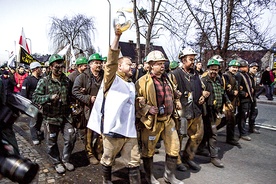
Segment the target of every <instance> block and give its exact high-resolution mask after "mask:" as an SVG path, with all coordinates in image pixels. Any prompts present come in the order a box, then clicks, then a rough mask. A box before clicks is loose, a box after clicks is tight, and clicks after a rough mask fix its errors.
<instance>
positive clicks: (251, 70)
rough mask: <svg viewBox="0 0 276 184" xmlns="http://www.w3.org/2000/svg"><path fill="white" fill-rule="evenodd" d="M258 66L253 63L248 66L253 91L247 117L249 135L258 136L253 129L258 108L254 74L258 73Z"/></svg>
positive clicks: (257, 132) (258, 132)
mask: <svg viewBox="0 0 276 184" xmlns="http://www.w3.org/2000/svg"><path fill="white" fill-rule="evenodd" d="M258 68H259V65H258V63H256V62H253V63H251V64H250V65H249V77H250V79H251V81H252V87H253V89H254V91H253V94H252V96H253V102H252V104H251V111H250V115H249V121H248V124H249V133H255V134H260V131H259V130H258V129H256V127H255V120H256V118H257V116H258V107H257V100H256V86H257V84H256V83H257V82H256V73H257V72H258Z"/></svg>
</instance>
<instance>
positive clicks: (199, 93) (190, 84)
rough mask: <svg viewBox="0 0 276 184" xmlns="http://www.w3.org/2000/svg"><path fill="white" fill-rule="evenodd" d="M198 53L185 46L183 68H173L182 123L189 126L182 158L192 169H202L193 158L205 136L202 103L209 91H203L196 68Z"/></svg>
mask: <svg viewBox="0 0 276 184" xmlns="http://www.w3.org/2000/svg"><path fill="white" fill-rule="evenodd" d="M196 55H197V54H196V52H195V51H194V50H193V49H192V48H184V49H183V50H182V51H181V52H180V54H179V59H180V61H181V62H182V68H177V69H175V70H173V71H172V74H173V75H174V76H175V79H176V82H177V85H178V89H179V90H180V92H181V93H182V96H181V97H180V102H181V105H182V109H181V110H179V112H180V113H179V114H180V121H181V122H182V124H185V123H186V124H187V125H186V126H184V127H187V135H188V140H187V143H186V146H185V149H184V151H183V155H182V160H183V162H184V163H186V164H187V165H188V166H189V167H190V168H191V169H193V170H200V168H201V167H200V166H199V165H198V164H196V163H195V162H194V161H193V158H194V156H195V152H196V150H197V147H198V145H199V144H200V142H201V140H202V137H203V121H202V104H203V103H204V100H205V97H208V95H209V92H207V91H203V88H202V83H201V80H200V76H199V74H198V72H196V71H195V70H194V61H195V56H196ZM185 131H186V130H185ZM180 142H181V141H180Z"/></svg>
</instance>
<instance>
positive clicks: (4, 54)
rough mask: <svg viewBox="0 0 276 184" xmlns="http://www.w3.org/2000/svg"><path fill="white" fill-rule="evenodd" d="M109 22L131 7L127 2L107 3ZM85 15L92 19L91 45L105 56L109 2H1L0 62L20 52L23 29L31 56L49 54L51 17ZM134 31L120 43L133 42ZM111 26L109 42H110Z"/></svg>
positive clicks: (125, 35) (107, 38)
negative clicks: (93, 22)
mask: <svg viewBox="0 0 276 184" xmlns="http://www.w3.org/2000/svg"><path fill="white" fill-rule="evenodd" d="M110 3H111V19H112V20H111V23H112V21H113V18H114V17H115V15H116V11H117V10H118V9H120V8H122V7H128V8H132V4H131V1H130V0H110ZM77 14H84V15H86V16H87V17H94V20H95V23H96V28H97V30H96V32H95V38H92V44H93V45H94V46H95V48H96V49H97V48H98V49H99V50H97V51H98V52H101V54H103V55H106V54H107V51H108V45H109V3H108V0H24V1H18V0H0V25H1V31H0V33H1V34H0V62H3V61H6V60H7V59H8V56H9V53H10V52H11V51H16V53H17V52H18V50H19V45H18V42H19V38H20V35H21V30H22V28H23V29H24V33H25V36H26V38H29V39H30V40H31V41H30V40H29V39H27V42H28V46H29V48H30V47H31V52H32V53H40V54H52V53H51V52H53V51H52V50H51V49H50V48H49V41H50V40H49V39H48V35H47V34H48V31H49V28H50V20H51V19H50V17H57V18H59V19H62V18H63V17H64V16H68V17H72V16H74V15H77ZM134 31H135V30H134V29H133V30H128V31H126V32H124V34H123V35H122V37H121V40H122V41H128V40H135V37H134V36H133V35H135V32H134ZM113 38H114V37H113V26H112V25H111V42H112V40H113Z"/></svg>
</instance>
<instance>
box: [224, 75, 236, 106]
mask: <svg viewBox="0 0 276 184" xmlns="http://www.w3.org/2000/svg"><path fill="white" fill-rule="evenodd" d="M222 80H223V88H224V90H225V92H226V94H227V96H228V98H229V100H230V101H231V102H233V100H236V97H237V96H234V91H235V90H237V91H238V90H239V88H238V82H237V80H236V77H235V75H234V74H233V73H231V72H230V71H227V72H225V73H224V74H222Z"/></svg>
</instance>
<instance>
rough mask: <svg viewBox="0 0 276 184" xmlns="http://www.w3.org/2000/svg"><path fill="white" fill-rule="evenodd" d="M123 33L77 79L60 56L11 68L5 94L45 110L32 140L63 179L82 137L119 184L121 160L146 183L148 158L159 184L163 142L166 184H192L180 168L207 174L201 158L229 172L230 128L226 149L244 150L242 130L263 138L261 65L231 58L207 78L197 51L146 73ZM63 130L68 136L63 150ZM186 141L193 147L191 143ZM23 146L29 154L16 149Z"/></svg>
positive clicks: (149, 65)
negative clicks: (124, 52) (116, 167)
mask: <svg viewBox="0 0 276 184" xmlns="http://www.w3.org/2000/svg"><path fill="white" fill-rule="evenodd" d="M121 34H122V33H121V32H120V31H119V30H116V31H115V39H114V42H113V43H112V45H111V46H110V49H109V52H108V56H107V57H105V58H104V57H102V56H101V55H100V54H99V53H94V54H92V55H91V56H90V57H89V58H88V59H87V58H86V57H79V58H77V59H76V62H75V63H76V64H75V69H74V70H73V71H71V73H70V74H69V75H66V74H65V73H64V68H65V67H64V59H63V57H61V56H60V55H58V54H53V55H52V56H51V57H50V58H49V61H48V63H49V66H47V67H43V66H41V64H40V63H38V62H33V63H31V64H30V66H29V70H26V68H24V66H23V65H20V66H19V67H18V68H17V70H16V69H15V68H9V69H7V68H1V83H2V84H3V87H4V94H5V96H7V97H8V95H9V94H12V93H18V94H20V95H22V96H24V97H26V98H28V99H30V100H31V101H32V102H33V103H35V104H36V105H37V107H38V108H39V109H40V112H39V114H38V118H37V119H35V120H33V121H34V122H31V123H30V132H31V138H32V141H33V144H34V145H37V144H40V143H41V141H42V140H43V139H44V137H45V139H46V141H47V144H46V145H47V153H48V155H49V158H50V160H51V162H52V164H53V166H54V168H55V170H56V171H57V173H60V174H61V173H64V172H66V170H68V171H73V170H74V169H75V168H74V165H73V164H72V163H70V156H71V153H72V151H73V149H74V144H75V142H76V138H80V139H81V140H82V141H83V144H84V149H85V151H86V153H87V158H88V159H89V161H90V164H93V165H97V164H101V165H102V174H103V183H112V182H111V181H112V179H111V170H112V165H113V164H114V160H115V158H116V156H117V155H118V154H119V153H120V154H121V156H122V157H123V158H124V161H125V164H126V167H128V168H129V180H130V183H141V177H140V170H139V166H140V163H141V160H142V161H143V162H142V163H143V166H144V167H143V168H144V171H145V181H146V182H147V183H154V184H155V183H159V181H158V180H156V179H155V177H154V175H153V157H154V154H155V153H157V151H158V147H159V146H158V145H159V144H160V141H161V140H162V141H163V142H164V146H165V152H166V158H165V172H164V180H165V182H167V183H175V184H179V183H183V182H182V181H179V180H178V179H177V178H176V177H175V174H174V173H175V171H176V170H180V171H186V170H187V167H188V168H189V169H192V170H200V169H201V166H200V165H199V164H197V163H196V162H194V157H195V155H196V154H199V155H204V156H206V157H210V162H211V163H212V164H213V165H214V166H216V167H219V168H223V167H224V165H223V162H222V161H221V160H220V159H219V158H218V150H219V149H218V148H217V146H216V142H217V130H218V129H220V128H222V127H223V126H226V143H228V144H230V145H234V146H238V147H240V143H239V141H238V140H239V139H238V138H237V137H235V127H236V125H237V126H238V130H239V133H238V134H239V138H240V139H242V140H245V141H250V140H251V137H250V136H249V135H250V133H257V134H259V133H260V131H259V130H258V129H256V127H255V119H256V117H257V115H258V109H257V103H256V97H258V96H259V95H260V93H257V91H256V90H257V88H256V87H257V84H256V73H257V72H258V69H259V66H258V64H257V63H256V62H253V63H250V64H249V63H248V62H247V61H246V60H244V59H241V58H239V59H236V60H231V61H230V62H229V63H228V67H227V70H226V71H225V72H223V73H222V71H221V63H222V62H223V58H222V57H221V56H219V55H214V56H213V57H212V58H210V59H209V60H208V63H207V69H206V71H203V70H202V63H201V62H196V55H197V53H196V52H195V51H194V50H193V49H192V48H184V49H183V50H181V51H180V53H179V56H178V58H179V61H171V62H169V61H168V60H167V59H166V58H165V57H164V54H163V53H162V52H160V51H158V50H153V51H151V52H150V53H149V54H148V55H147V56H146V57H145V59H144V62H143V64H142V65H139V66H138V67H137V66H136V64H135V63H133V62H132V61H131V59H130V58H129V57H126V56H124V57H119V53H120V48H119V46H118V43H119V40H120V36H121ZM8 70H9V71H8ZM273 71H274V70H273ZM267 72H269V68H268V70H267ZM267 72H264V73H265V74H264V75H263V77H262V79H261V84H262V85H263V86H264V87H265V89H266V95H267V98H268V99H269V100H271V99H273V90H272V89H271V88H273V89H274V87H273V81H272V80H271V74H270V73H271V72H269V74H266V73H267ZM273 80H274V78H273ZM271 86H272V87H271ZM247 120H248V125H249V126H248V128H247V126H246V121H247ZM42 125H43V127H44V128H43V129H44V131H42V130H41V127H42ZM44 132H45V135H44ZM60 132H61V133H62V136H63V139H64V145H63V150H62V152H61V153H60V151H59V149H58V135H59V133H60ZM185 136H187V142H186V143H183V142H182V140H183V137H185ZM182 145H184V147H182ZM13 146H14V147H15V150H16V151H15V152H16V153H17V154H19V150H18V147H17V146H16V144H15V145H13Z"/></svg>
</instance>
